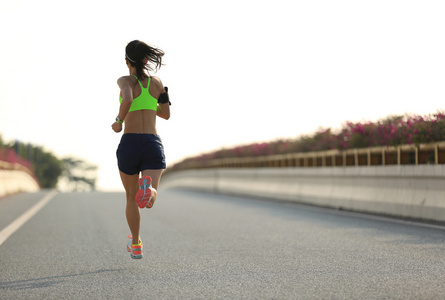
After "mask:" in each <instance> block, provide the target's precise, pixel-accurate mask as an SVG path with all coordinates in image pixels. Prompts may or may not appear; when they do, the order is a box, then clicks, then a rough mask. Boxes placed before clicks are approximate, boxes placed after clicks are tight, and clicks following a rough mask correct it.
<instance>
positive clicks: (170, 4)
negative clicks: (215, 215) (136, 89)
mask: <svg viewBox="0 0 445 300" xmlns="http://www.w3.org/2000/svg"><path fill="white" fill-rule="evenodd" d="M444 15H445V2H444V1H429V0H422V1H410V0H385V1H380V0H374V1H360V0H350V1H349V0H348V1H346V0H339V1H332V0H318V1H317V0H311V1H309V0H308V1H300V0H292V1H290V0H288V1H284V0H275V1H262V0H255V1H252V0H235V1H234V0H225V1H208V0H207V1H205V0H190V1H182V0H163V1H112V0H111V1H110V0H108V1H102V0H99V1H95V0H89V1H85V0H76V1H52V0H42V1H34V0H15V1H2V2H1V3H0V47H1V52H0V53H1V55H0V135H2V137H3V139H4V140H6V141H11V140H16V139H18V140H20V141H22V142H25V143H32V144H34V145H40V146H43V147H44V148H45V149H46V150H48V151H50V152H52V153H54V154H55V155H56V156H57V157H59V158H62V157H67V156H71V157H76V158H80V159H83V160H85V161H87V162H89V163H92V164H95V165H97V166H98V167H99V169H98V182H97V187H98V188H99V189H101V190H116V191H119V190H120V191H123V187H122V184H121V182H120V178H119V172H118V169H117V163H116V155H115V151H116V148H117V145H118V143H119V140H120V138H121V135H122V134H121V133H119V134H116V133H114V132H113V131H112V130H111V124H112V123H113V122H114V119H115V117H116V115H117V113H118V109H119V99H118V96H119V89H118V86H117V84H116V81H117V79H118V78H119V77H120V76H124V75H128V69H127V67H126V65H125V60H124V55H125V46H126V45H127V43H128V42H130V41H132V40H135V39H139V40H142V41H144V42H146V43H148V44H150V45H154V46H157V47H159V48H160V49H162V50H163V51H164V52H165V56H164V63H165V66H163V67H162V68H161V69H160V70H159V71H158V72H157V73H156V74H152V75H156V76H158V77H160V78H161V80H162V82H163V83H164V85H165V86H168V87H169V94H170V99H171V102H172V106H171V118H170V119H169V120H167V121H166V120H162V119H159V118H158V121H157V126H158V133H159V135H160V136H161V138H162V140H163V143H164V147H165V154H166V158H167V165H172V164H174V163H175V162H179V161H180V160H182V159H184V158H186V157H190V156H194V155H197V154H200V153H205V152H210V151H213V150H218V149H221V148H229V147H233V146H236V145H241V144H249V143H255V142H264V141H272V140H276V139H279V138H295V137H298V136H299V135H302V134H311V133H313V132H315V131H317V130H318V129H319V128H333V129H336V128H340V127H341V126H342V125H343V124H344V122H346V121H353V122H358V121H376V120H379V119H381V118H384V117H386V116H388V115H394V114H405V113H412V114H421V115H425V114H430V113H435V112H436V111H437V110H442V109H444V108H445V85H444V82H445V39H444V38H443V37H444V31H445V18H443V16H444Z"/></svg>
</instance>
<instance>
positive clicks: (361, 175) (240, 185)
mask: <svg viewBox="0 0 445 300" xmlns="http://www.w3.org/2000/svg"><path fill="white" fill-rule="evenodd" d="M161 184H162V187H163V188H169V187H181V188H188V189H194V190H202V191H208V192H214V193H223V194H232V195H244V196H253V197H263V198H271V199H278V200H286V201H293V202H299V203H305V204H311V205H318V206H324V207H331V208H336V209H345V210H351V211H358V212H368V213H376V214H385V215H391V216H396V217H407V218H414V219H422V220H428V221H440V222H444V221H445V165H417V166H415V165H414V166H397V165H396V166H364V167H361V166H356V167H320V168H301V167H300V168H240V169H230V168H221V169H192V170H184V171H175V172H171V173H168V174H166V176H165V177H163V179H162V183H161Z"/></svg>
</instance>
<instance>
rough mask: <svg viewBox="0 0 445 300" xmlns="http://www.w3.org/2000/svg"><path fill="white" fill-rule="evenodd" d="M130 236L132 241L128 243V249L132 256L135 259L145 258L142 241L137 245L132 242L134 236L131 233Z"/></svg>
mask: <svg viewBox="0 0 445 300" xmlns="http://www.w3.org/2000/svg"><path fill="white" fill-rule="evenodd" d="M128 238H130V241H129V242H128V244H127V251H128V252H130V256H131V258H133V259H141V258H143V257H144V255H143V254H142V241H141V242H140V243H139V244H137V245H135V244H132V243H131V242H132V241H133V237H132V236H131V235H129V236H128Z"/></svg>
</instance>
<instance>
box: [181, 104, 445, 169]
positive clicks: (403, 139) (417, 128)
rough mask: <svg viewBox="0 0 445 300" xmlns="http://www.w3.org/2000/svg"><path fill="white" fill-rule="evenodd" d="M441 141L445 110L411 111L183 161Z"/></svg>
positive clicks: (444, 137) (443, 132)
mask: <svg viewBox="0 0 445 300" xmlns="http://www.w3.org/2000/svg"><path fill="white" fill-rule="evenodd" d="M438 141H445V113H444V112H443V111H438V112H437V113H435V114H430V115H427V116H419V115H408V114H407V115H402V116H389V117H386V118H385V119H382V120H379V121H377V122H363V123H362V122H358V123H353V122H346V123H345V124H344V125H343V126H342V128H341V129H340V130H338V131H337V132H335V131H333V130H332V129H331V128H328V129H321V130H319V131H317V132H315V133H314V134H312V135H302V136H300V137H298V138H295V139H290V140H282V139H281V140H276V141H271V142H269V143H253V144H249V145H241V146H237V147H234V148H230V149H221V150H217V151H214V152H210V153H206V154H204V155H201V156H196V157H192V158H188V159H185V160H184V161H183V162H181V163H184V162H190V161H195V162H201V161H207V160H211V159H218V158H232V157H252V156H266V155H274V154H287V153H299V152H311V151H323V150H331V149H339V150H346V149H354V148H368V147H376V146H397V145H406V144H410V145H411V144H414V145H419V144H424V143H432V142H438ZM181 163H179V164H181Z"/></svg>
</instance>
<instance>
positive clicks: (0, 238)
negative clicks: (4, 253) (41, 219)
mask: <svg viewBox="0 0 445 300" xmlns="http://www.w3.org/2000/svg"><path fill="white" fill-rule="evenodd" d="M55 195H57V191H55V190H53V191H51V192H50V193H48V194H46V196H45V197H43V198H42V199H41V200H40V201H39V202H37V203H36V204H35V205H34V206H32V207H31V208H30V209H28V210H27V211H26V212H25V213H23V214H22V215H21V216H20V217H18V218H17V219H15V220H14V221H13V222H12V223H11V224H9V225H8V226H6V227H5V228H3V230H2V231H0V246H1V245H2V244H3V243H4V242H5V241H6V240H7V239H8V238H9V237H10V236H11V235H12V234H14V232H16V231H17V230H18V229H19V228H20V227H22V226H23V224H25V223H26V222H28V221H29V220H30V219H31V218H32V217H33V216H34V215H35V214H36V213H38V212H39V210H41V209H42V208H43V207H44V206H45V205H46V204H48V202H49V201H51V199H53V198H54V196H55Z"/></svg>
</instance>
